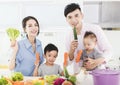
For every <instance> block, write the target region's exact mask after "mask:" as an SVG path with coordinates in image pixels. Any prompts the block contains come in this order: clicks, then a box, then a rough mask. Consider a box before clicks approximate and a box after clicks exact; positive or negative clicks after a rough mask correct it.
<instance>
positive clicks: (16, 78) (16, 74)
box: [11, 72, 24, 81]
mask: <svg viewBox="0 0 120 85" xmlns="http://www.w3.org/2000/svg"><path fill="white" fill-rule="evenodd" d="M23 78H24V76H23V74H22V73H21V72H13V73H12V75H11V79H12V80H13V81H22V80H23Z"/></svg>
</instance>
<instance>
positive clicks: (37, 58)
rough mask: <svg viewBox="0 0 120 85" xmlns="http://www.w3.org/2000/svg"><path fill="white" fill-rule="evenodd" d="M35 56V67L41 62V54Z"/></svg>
mask: <svg viewBox="0 0 120 85" xmlns="http://www.w3.org/2000/svg"><path fill="white" fill-rule="evenodd" d="M35 56H36V60H35V65H37V64H39V62H40V54H39V53H38V52H36V54H35Z"/></svg>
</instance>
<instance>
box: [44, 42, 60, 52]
mask: <svg viewBox="0 0 120 85" xmlns="http://www.w3.org/2000/svg"><path fill="white" fill-rule="evenodd" d="M53 50H55V51H57V52H58V48H57V47H56V46H55V45H54V44H52V43H49V44H48V45H46V47H45V48H44V54H46V52H50V51H53Z"/></svg>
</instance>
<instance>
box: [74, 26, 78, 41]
mask: <svg viewBox="0 0 120 85" xmlns="http://www.w3.org/2000/svg"><path fill="white" fill-rule="evenodd" d="M73 34H74V40H77V39H78V38H77V32H76V28H75V27H74V28H73Z"/></svg>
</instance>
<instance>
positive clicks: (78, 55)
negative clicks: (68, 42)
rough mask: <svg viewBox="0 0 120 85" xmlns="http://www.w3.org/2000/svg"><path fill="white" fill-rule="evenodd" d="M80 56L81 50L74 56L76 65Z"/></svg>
mask: <svg viewBox="0 0 120 85" xmlns="http://www.w3.org/2000/svg"><path fill="white" fill-rule="evenodd" d="M81 55H82V50H80V51H79V52H78V54H77V56H76V59H75V60H76V63H78V62H79V61H80V58H81Z"/></svg>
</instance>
